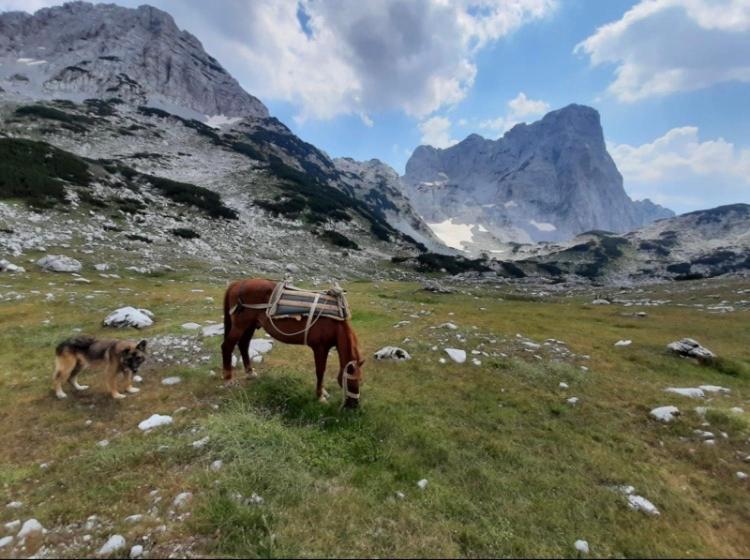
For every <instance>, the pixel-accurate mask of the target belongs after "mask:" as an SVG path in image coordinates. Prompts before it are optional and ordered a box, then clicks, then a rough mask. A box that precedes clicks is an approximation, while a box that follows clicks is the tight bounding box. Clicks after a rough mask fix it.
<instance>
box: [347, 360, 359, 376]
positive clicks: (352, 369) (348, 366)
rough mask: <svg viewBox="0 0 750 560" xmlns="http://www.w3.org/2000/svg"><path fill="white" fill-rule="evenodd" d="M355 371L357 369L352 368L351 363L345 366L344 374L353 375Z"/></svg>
mask: <svg viewBox="0 0 750 560" xmlns="http://www.w3.org/2000/svg"><path fill="white" fill-rule="evenodd" d="M356 371H357V368H355V367H354V364H353V363H352V362H349V363H348V364H346V373H348V374H349V375H353V374H354V372H356Z"/></svg>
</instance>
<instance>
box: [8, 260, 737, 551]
mask: <svg viewBox="0 0 750 560" xmlns="http://www.w3.org/2000/svg"><path fill="white" fill-rule="evenodd" d="M19 264H24V265H26V264H25V263H19ZM84 264H85V266H86V268H85V270H91V268H90V266H91V264H92V263H84ZM28 268H30V269H31V268H34V267H33V265H28ZM84 276H86V278H87V279H88V280H89V281H90V283H84V282H82V281H76V280H75V278H74V277H73V276H71V275H68V274H51V273H41V272H35V271H33V272H29V273H26V274H18V275H12V274H4V275H2V276H0V324H1V325H2V330H1V331H0V426H1V428H0V449H1V450H2V452H1V453H0V457H1V459H0V487H1V488H2V490H1V491H0V495H1V498H0V499H2V503H1V504H0V538H2V537H5V536H8V535H15V534H16V533H17V532H18V524H14V523H13V522H14V521H16V520H18V521H20V523H21V524H23V523H24V522H25V521H26V520H28V519H30V518H35V519H37V520H38V521H39V522H40V523H41V524H42V525H43V526H44V527H45V528H46V530H47V532H46V533H45V534H44V535H43V536H40V535H36V538H29V539H27V540H26V542H25V543H24V544H23V546H22V545H21V544H20V542H19V540H18V539H17V538H15V537H14V538H13V539H12V541H11V542H9V543H7V544H5V545H4V547H3V548H0V556H11V557H14V556H28V555H30V554H37V555H39V556H67V557H75V556H82V555H85V556H92V555H94V554H96V553H97V551H98V550H99V549H100V548H101V547H102V545H103V544H104V543H105V542H106V541H107V540H108V539H109V537H110V536H111V535H115V534H119V535H122V536H123V537H124V539H125V542H126V548H125V549H123V550H121V551H120V553H119V554H121V555H127V553H128V550H129V548H130V547H131V546H133V545H138V544H139V545H142V546H143V547H144V555H145V556H157V557H164V556H169V555H175V556H185V555H192V556H197V555H208V556H243V557H244V556H250V557H253V556H290V555H293V556H400V557H409V556H414V557H419V556H451V557H453V556H571V557H575V556H577V555H578V552H577V551H576V549H575V548H574V542H575V541H576V540H578V539H582V540H585V541H587V542H588V545H589V547H590V554H591V555H592V556H595V557H600V556H628V557H634V556H636V557H644V556H647V557H654V556H671V557H702V556H714V557H728V556H735V557H747V556H750V534H749V533H748V530H747V528H748V526H750V480H748V479H744V480H743V479H741V477H740V476H738V474H737V473H738V472H739V473H741V472H750V462H748V461H750V439H749V438H750V302H748V300H750V290H749V289H750V284H748V282H740V281H737V280H715V281H710V282H709V281H706V282H702V281H701V282H691V283H681V284H669V285H663V286H660V287H646V288H641V289H639V290H631V291H629V292H627V293H616V292H615V291H609V292H608V291H607V290H601V291H600V292H599V293H597V294H594V293H593V292H588V293H579V294H577V295H565V294H556V295H550V294H544V293H523V292H519V291H517V289H514V288H512V287H509V286H508V285H498V286H497V287H493V286H483V287H470V288H464V289H459V291H457V292H456V293H453V294H433V293H428V292H425V291H422V290H421V289H420V286H419V285H417V284H412V283H369V282H351V283H349V284H348V285H347V286H345V287H346V288H347V290H348V291H349V301H350V304H351V306H352V308H353V310H354V317H353V324H354V327H355V329H356V330H357V332H358V334H359V338H360V341H361V345H362V350H363V352H364V353H365V355H367V356H368V361H367V363H366V365H365V375H366V383H365V384H364V386H363V388H362V391H363V403H362V404H363V407H362V409H361V410H360V411H359V412H355V413H351V412H342V411H339V395H340V393H339V391H338V388H337V386H336V385H335V375H334V373H335V372H336V371H337V367H338V362H337V359H336V357H335V355H333V354H332V356H331V361H330V362H329V375H328V382H327V386H328V390H329V391H330V392H331V395H332V398H331V402H330V403H329V404H320V403H318V402H317V401H316V400H315V399H314V374H313V361H312V353H311V352H310V351H308V350H304V351H302V350H300V348H299V347H292V346H284V345H281V344H275V345H274V348H273V350H271V351H270V352H269V353H268V354H266V355H265V356H264V361H263V363H262V364H261V365H260V366H259V367H258V369H259V372H260V374H261V375H260V378H259V379H258V380H256V381H253V382H246V383H244V384H243V385H242V386H240V387H239V388H236V389H231V390H228V389H223V388H222V383H221V379H220V375H221V372H220V364H219V361H220V354H219V344H220V337H202V336H201V334H200V331H195V330H192V331H191V330H186V329H185V328H183V327H182V325H183V324H184V323H188V322H195V323H199V324H201V325H207V324H209V322H211V321H213V322H216V323H219V322H221V310H220V307H221V297H222V294H223V290H224V286H225V284H226V280H228V279H226V278H218V277H211V276H210V273H208V272H205V273H203V272H198V273H196V274H195V275H192V276H187V275H184V274H180V273H177V272H174V273H167V274H164V275H159V276H142V275H134V276H133V277H123V278H120V279H115V278H102V277H100V276H99V275H97V274H93V273H87V274H84ZM300 284H303V285H304V282H300ZM48 294H51V295H48ZM595 296H610V297H618V298H620V300H621V301H620V303H613V304H610V305H592V304H591V301H592V300H593V299H594V297H595ZM625 300H627V301H625ZM123 305H133V306H135V307H143V308H147V309H149V310H151V311H152V312H153V313H154V314H155V318H156V322H155V324H154V326H152V327H149V328H147V329H144V330H142V331H129V332H126V331H113V330H112V329H105V328H103V327H101V321H102V319H103V318H104V317H105V316H106V315H107V314H108V313H109V312H110V311H112V310H113V309H114V308H116V307H120V306H123ZM639 312H645V313H646V315H645V316H641V315H638V313H639ZM446 322H451V323H453V324H454V325H455V326H456V327H457V328H456V329H451V328H450V327H447V326H441V325H444V324H445V323H446ZM396 325H398V326H396ZM76 329H82V331H83V332H86V333H91V334H97V335H100V336H115V337H126V336H129V337H133V338H136V337H137V338H140V337H146V338H148V339H149V346H150V348H151V350H152V357H151V359H150V361H149V362H147V367H145V369H144V371H143V372H142V375H143V378H144V379H143V382H142V383H141V384H140V388H141V392H140V393H139V394H137V395H132V396H128V398H126V399H124V400H123V401H119V402H115V401H113V400H111V399H110V398H109V397H108V396H106V395H105V394H104V387H103V379H102V377H101V375H99V374H95V373H94V372H88V373H84V374H82V376H81V377H82V382H83V383H86V384H90V385H91V388H90V389H89V390H88V391H86V392H84V393H80V394H73V392H72V391H68V393H69V398H68V399H66V400H64V401H58V400H56V399H55V398H54V397H53V395H52V391H51V386H50V385H51V383H50V378H51V373H52V364H53V355H54V347H55V345H56V344H57V342H59V341H60V340H61V339H63V338H65V337H67V336H70V335H71V334H74V332H76ZM261 336H262V335H261ZM683 337H692V338H696V339H698V340H699V341H700V342H701V343H702V344H704V345H705V346H707V347H708V348H710V349H711V350H713V351H714V352H716V353H717V354H718V355H719V356H720V357H721V358H722V359H721V360H720V361H719V362H718V363H717V364H716V365H715V366H700V365H697V364H695V363H692V362H690V361H688V360H686V359H682V358H679V357H676V356H673V355H670V354H669V353H668V352H667V351H666V344H667V343H669V342H671V341H673V340H676V339H680V338H683ZM619 340H631V341H632V344H630V345H629V346H623V347H616V346H614V343H615V342H617V341H619ZM386 345H395V346H400V347H402V348H404V349H405V350H407V351H408V352H409V353H410V354H411V355H412V359H411V360H410V361H407V362H403V363H395V362H378V361H376V360H374V359H373V358H372V357H371V356H372V354H373V352H375V351H376V350H378V349H379V348H381V347H383V346H386ZM448 347H453V348H459V349H464V350H466V351H467V353H468V358H467V361H466V363H463V364H458V363H453V362H452V361H451V360H450V358H448V355H447V354H446V353H445V352H444V349H445V348H448ZM472 351H476V352H477V353H472ZM441 358H444V359H447V363H444V364H443V363H441ZM475 362H476V363H475ZM175 376H176V377H179V378H180V382H179V383H177V384H173V385H165V384H162V380H163V379H165V378H168V377H175ZM561 384H562V385H561ZM699 385H717V386H721V387H724V388H727V389H729V390H730V392H729V393H706V396H705V397H704V398H697V399H695V398H689V397H685V396H680V395H678V394H673V393H667V392H665V391H664V390H665V389H666V388H667V387H697V386H699ZM572 397H576V398H577V401H571V400H569V399H571V398H572ZM665 405H675V406H677V407H678V408H679V410H680V411H681V415H680V416H679V417H678V418H677V419H676V420H675V421H674V422H672V423H669V424H663V423H661V422H658V421H657V420H654V419H653V418H651V417H650V416H649V411H650V410H651V409H653V408H655V407H658V406H665ZM696 407H705V410H700V411H696V410H695V409H696ZM152 414H163V415H170V416H171V417H172V418H173V423H172V424H170V425H167V426H162V427H158V428H155V429H153V430H151V431H150V432H145V433H144V432H142V431H141V430H139V429H138V423H139V422H141V421H142V420H145V419H146V418H148V417H150V416H151V415H152ZM695 430H701V431H704V432H711V433H712V434H713V437H712V438H710V441H712V442H713V443H712V444H707V443H704V441H705V439H706V438H707V437H708V436H706V435H705V434H698V435H696V432H695ZM217 461H220V463H218V462H217ZM421 480H425V481H426V486H425V483H424V482H423V483H422V486H424V487H423V488H421V487H420V486H418V482H419V481H421ZM625 485H632V486H633V487H634V493H635V494H637V495H640V496H643V497H644V498H646V499H647V500H649V501H650V502H652V503H653V505H654V506H655V507H656V508H657V509H658V511H659V512H660V514H659V515H658V516H654V515H649V514H647V513H645V512H643V511H638V510H635V509H631V508H630V507H629V506H628V499H627V496H626V495H625V494H623V492H621V491H620V490H618V489H617V487H619V486H625ZM187 492H189V493H191V495H187V494H184V493H187ZM180 494H183V495H182V496H181V498H180V499H179V500H177V503H175V498H176V497H177V496H178V495H180ZM13 502H16V503H13ZM6 504H7V505H6ZM129 516H134V517H130V518H129ZM128 518H129V519H128ZM6 524H9V525H6ZM0 542H2V541H0Z"/></svg>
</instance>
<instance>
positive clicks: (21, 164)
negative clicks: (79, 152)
mask: <svg viewBox="0 0 750 560" xmlns="http://www.w3.org/2000/svg"><path fill="white" fill-rule="evenodd" d="M65 181H67V182H70V183H73V184H76V185H88V184H89V183H90V182H91V174H90V173H89V170H88V165H87V164H86V163H85V162H84V161H83V160H81V159H80V158H78V157H76V156H74V155H73V154H71V153H68V152H64V151H63V150H59V149H57V148H55V147H53V146H50V145H49V144H47V143H46V142H35V141H33V140H22V139H16V138H0V198H20V199H23V200H25V201H27V202H28V203H29V204H31V205H32V206H36V207H46V208H48V207H51V206H54V205H55V204H56V203H64V202H65V189H64V182H65Z"/></svg>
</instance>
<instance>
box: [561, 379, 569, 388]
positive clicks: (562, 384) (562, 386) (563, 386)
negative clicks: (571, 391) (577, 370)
mask: <svg viewBox="0 0 750 560" xmlns="http://www.w3.org/2000/svg"><path fill="white" fill-rule="evenodd" d="M559 387H560V389H567V388H568V384H567V383H565V382H564V381H561V382H560V385H559Z"/></svg>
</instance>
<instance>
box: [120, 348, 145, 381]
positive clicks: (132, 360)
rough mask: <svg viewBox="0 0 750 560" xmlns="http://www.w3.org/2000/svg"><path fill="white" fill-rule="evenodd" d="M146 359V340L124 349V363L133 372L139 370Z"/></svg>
mask: <svg viewBox="0 0 750 560" xmlns="http://www.w3.org/2000/svg"><path fill="white" fill-rule="evenodd" d="M145 360H146V341H145V340H141V341H140V342H139V343H138V344H133V345H132V346H128V347H127V348H125V349H124V350H123V351H122V365H123V366H125V368H126V369H129V370H130V371H132V372H133V373H136V372H137V371H138V368H139V367H141V364H143V362H144V361H145Z"/></svg>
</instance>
